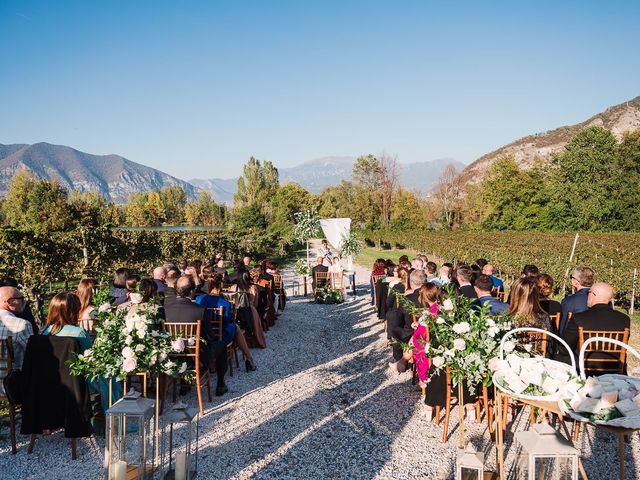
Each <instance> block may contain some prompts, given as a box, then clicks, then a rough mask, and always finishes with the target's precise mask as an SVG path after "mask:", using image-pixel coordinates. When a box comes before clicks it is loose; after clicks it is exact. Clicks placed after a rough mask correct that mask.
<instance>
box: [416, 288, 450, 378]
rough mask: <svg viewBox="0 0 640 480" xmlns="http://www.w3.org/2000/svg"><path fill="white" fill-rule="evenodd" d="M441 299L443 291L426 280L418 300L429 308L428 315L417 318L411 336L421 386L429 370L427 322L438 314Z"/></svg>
mask: <svg viewBox="0 0 640 480" xmlns="http://www.w3.org/2000/svg"><path fill="white" fill-rule="evenodd" d="M442 300H443V291H442V289H441V288H440V287H439V286H437V285H435V284H433V283H431V282H427V283H425V284H424V285H423V286H422V287H421V288H420V296H419V302H420V305H422V306H423V307H427V308H428V309H429V317H428V318H422V320H420V319H418V323H417V324H415V325H413V327H414V328H415V330H414V331H413V337H412V338H411V344H412V345H413V350H412V353H411V354H412V358H413V363H414V365H415V366H416V374H417V376H418V381H419V382H420V386H421V387H422V386H424V384H425V382H426V381H427V373H428V371H429V359H428V358H427V356H426V354H425V353H424V347H425V345H426V343H427V336H428V334H429V322H430V321H431V319H433V318H436V317H437V316H438V303H439V302H441V301H442Z"/></svg>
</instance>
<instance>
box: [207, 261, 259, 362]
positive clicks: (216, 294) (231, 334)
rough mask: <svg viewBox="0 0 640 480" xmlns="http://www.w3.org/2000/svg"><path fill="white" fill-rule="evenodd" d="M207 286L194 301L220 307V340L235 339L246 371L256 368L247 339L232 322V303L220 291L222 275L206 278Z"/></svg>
mask: <svg viewBox="0 0 640 480" xmlns="http://www.w3.org/2000/svg"><path fill="white" fill-rule="evenodd" d="M207 288H208V289H209V293H208V294H206V295H201V296H199V297H197V298H196V303H197V304H198V305H202V306H203V307H205V308H219V307H222V313H223V319H222V320H223V321H222V329H223V335H222V341H223V342H224V343H225V344H229V343H231V342H232V341H234V340H235V341H236V343H237V345H238V347H239V348H240V350H241V351H242V354H243V355H244V358H245V363H246V367H247V372H249V371H253V370H255V369H256V367H255V364H254V362H253V357H252V356H251V352H250V351H249V346H248V345H247V340H246V339H245V338H244V333H243V332H242V330H240V329H239V328H238V326H237V325H236V324H235V323H234V322H233V318H232V317H233V305H231V302H229V301H228V300H227V299H225V298H224V297H223V296H222V295H220V293H221V292H222V275H221V274H219V273H214V274H213V275H211V276H210V277H209V278H208V279H207Z"/></svg>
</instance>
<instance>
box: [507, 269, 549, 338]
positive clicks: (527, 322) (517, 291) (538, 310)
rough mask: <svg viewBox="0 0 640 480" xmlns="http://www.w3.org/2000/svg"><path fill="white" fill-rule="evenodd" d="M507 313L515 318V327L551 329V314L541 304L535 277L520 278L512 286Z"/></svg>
mask: <svg viewBox="0 0 640 480" xmlns="http://www.w3.org/2000/svg"><path fill="white" fill-rule="evenodd" d="M507 313H508V314H509V315H511V316H513V317H515V318H514V321H513V323H514V327H534V328H541V329H543V330H550V329H551V326H550V325H549V315H548V314H547V312H545V311H544V310H543V309H542V307H541V306H540V297H539V295H538V285H537V283H536V278H535V277H523V278H518V279H517V280H516V281H514V282H513V285H512V286H511V302H510V303H509V310H508V311H507Z"/></svg>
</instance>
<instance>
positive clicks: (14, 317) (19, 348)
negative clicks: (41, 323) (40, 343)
mask: <svg viewBox="0 0 640 480" xmlns="http://www.w3.org/2000/svg"><path fill="white" fill-rule="evenodd" d="M24 304H25V298H24V295H22V293H21V292H20V290H18V289H17V288H15V287H0V340H5V339H6V338H7V337H13V354H14V363H13V368H14V369H16V370H21V369H22V360H23V359H24V350H25V348H26V347H27V340H29V337H30V336H31V335H33V327H32V326H31V324H30V323H29V322H27V321H26V320H24V319H22V318H20V317H19V316H18V315H19V314H20V313H21V312H22V309H23V308H24Z"/></svg>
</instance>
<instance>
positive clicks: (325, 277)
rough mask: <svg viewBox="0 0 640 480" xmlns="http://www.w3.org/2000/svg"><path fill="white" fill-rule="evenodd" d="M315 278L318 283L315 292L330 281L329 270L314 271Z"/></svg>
mask: <svg viewBox="0 0 640 480" xmlns="http://www.w3.org/2000/svg"><path fill="white" fill-rule="evenodd" d="M313 278H314V280H315V283H316V289H315V290H314V292H313V294H314V295H315V293H316V292H317V291H318V290H320V289H322V288H323V287H324V286H325V285H326V284H327V283H328V282H329V272H313Z"/></svg>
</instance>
